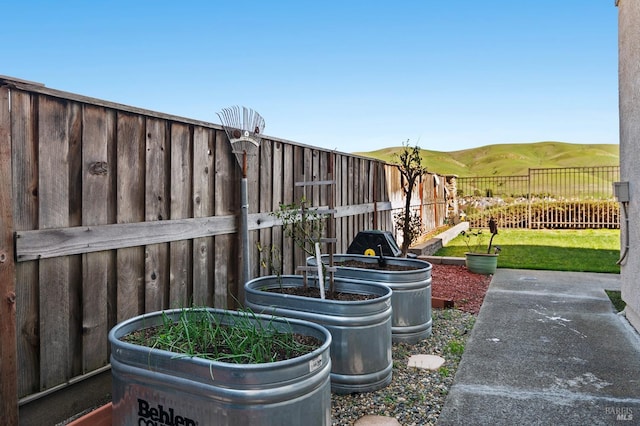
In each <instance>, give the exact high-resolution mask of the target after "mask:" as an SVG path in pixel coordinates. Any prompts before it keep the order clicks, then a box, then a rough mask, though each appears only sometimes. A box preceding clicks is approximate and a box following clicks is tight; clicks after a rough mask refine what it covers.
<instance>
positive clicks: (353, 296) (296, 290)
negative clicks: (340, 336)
mask: <svg viewBox="0 0 640 426" xmlns="http://www.w3.org/2000/svg"><path fill="white" fill-rule="evenodd" d="M267 291H268V292H271V293H280V294H290V295H292V296H302V297H315V298H316V299H319V298H320V289H319V288H318V287H311V286H309V287H307V288H304V287H282V288H270V289H268V290H267ZM377 297H378V296H376V295H375V294H360V293H342V292H339V291H328V290H327V291H326V292H325V298H326V299H328V300H340V301H345V302H353V301H357V300H371V299H376V298H377Z"/></svg>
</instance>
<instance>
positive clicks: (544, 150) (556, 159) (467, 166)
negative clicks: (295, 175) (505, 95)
mask: <svg viewBox="0 0 640 426" xmlns="http://www.w3.org/2000/svg"><path fill="white" fill-rule="evenodd" d="M401 150H402V147H401V146H399V147H393V148H385V149H381V150H378V151H371V152H356V153H355V154H357V155H362V156H365V157H373V158H377V159H380V160H383V161H386V162H389V163H393V162H394V155H395V154H397V153H400V151H401ZM420 153H421V156H422V164H423V165H426V166H427V169H428V170H429V171H430V172H436V173H438V174H441V175H449V174H455V175H458V176H460V177H465V176H494V175H497V176H509V175H523V174H527V173H528V169H529V168H549V167H587V166H589V167H591V166H618V165H620V157H619V147H618V145H617V144H572V143H565V142H535V143H518V144H499V145H487V146H482V147H479V148H473V149H464V150H461V151H451V152H443V151H431V150H428V149H422V148H421V149H420Z"/></svg>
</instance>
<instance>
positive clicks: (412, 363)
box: [408, 355, 444, 370]
mask: <svg viewBox="0 0 640 426" xmlns="http://www.w3.org/2000/svg"><path fill="white" fill-rule="evenodd" d="M442 364H444V358H442V357H439V356H437V355H411V356H410V357H409V362H408V366H409V367H417V368H422V369H424V370H437V369H438V368H440V367H442Z"/></svg>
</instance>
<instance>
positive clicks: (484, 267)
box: [462, 218, 501, 275]
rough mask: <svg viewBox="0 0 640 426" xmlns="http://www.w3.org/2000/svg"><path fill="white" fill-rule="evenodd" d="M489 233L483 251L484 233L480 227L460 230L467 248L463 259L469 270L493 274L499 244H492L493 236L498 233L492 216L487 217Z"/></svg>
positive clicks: (496, 263) (496, 262)
mask: <svg viewBox="0 0 640 426" xmlns="http://www.w3.org/2000/svg"><path fill="white" fill-rule="evenodd" d="M489 233H490V234H491V238H489V244H488V245H487V246H486V251H485V246H484V237H485V234H484V233H483V232H482V230H481V229H478V230H476V231H472V230H468V231H462V235H463V236H464V237H465V240H464V242H465V244H466V245H467V249H468V250H469V251H468V252H466V253H465V261H466V265H467V269H469V271H471V272H475V273H477V274H484V275H490V274H495V272H496V269H497V267H498V254H499V253H500V250H501V249H500V246H493V238H494V237H495V236H496V235H498V224H497V223H496V221H495V219H494V218H491V219H489ZM492 249H493V253H492Z"/></svg>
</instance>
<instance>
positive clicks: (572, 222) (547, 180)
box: [457, 166, 620, 229]
mask: <svg viewBox="0 0 640 426" xmlns="http://www.w3.org/2000/svg"><path fill="white" fill-rule="evenodd" d="M619 179H620V167H619V166H603V167H562V168H539V169H529V173H528V174H526V175H516V176H480V177H465V178H458V180H457V199H458V208H459V211H460V214H461V216H462V217H464V219H465V220H466V221H468V222H469V224H470V226H471V227H486V226H487V223H488V221H489V218H490V217H494V218H495V219H496V220H497V221H498V225H499V226H500V227H503V228H531V229H540V228H556V229H579V228H619V227H620V215H619V206H618V203H617V202H616V200H615V197H614V193H613V183H614V182H616V181H618V180H619Z"/></svg>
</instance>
